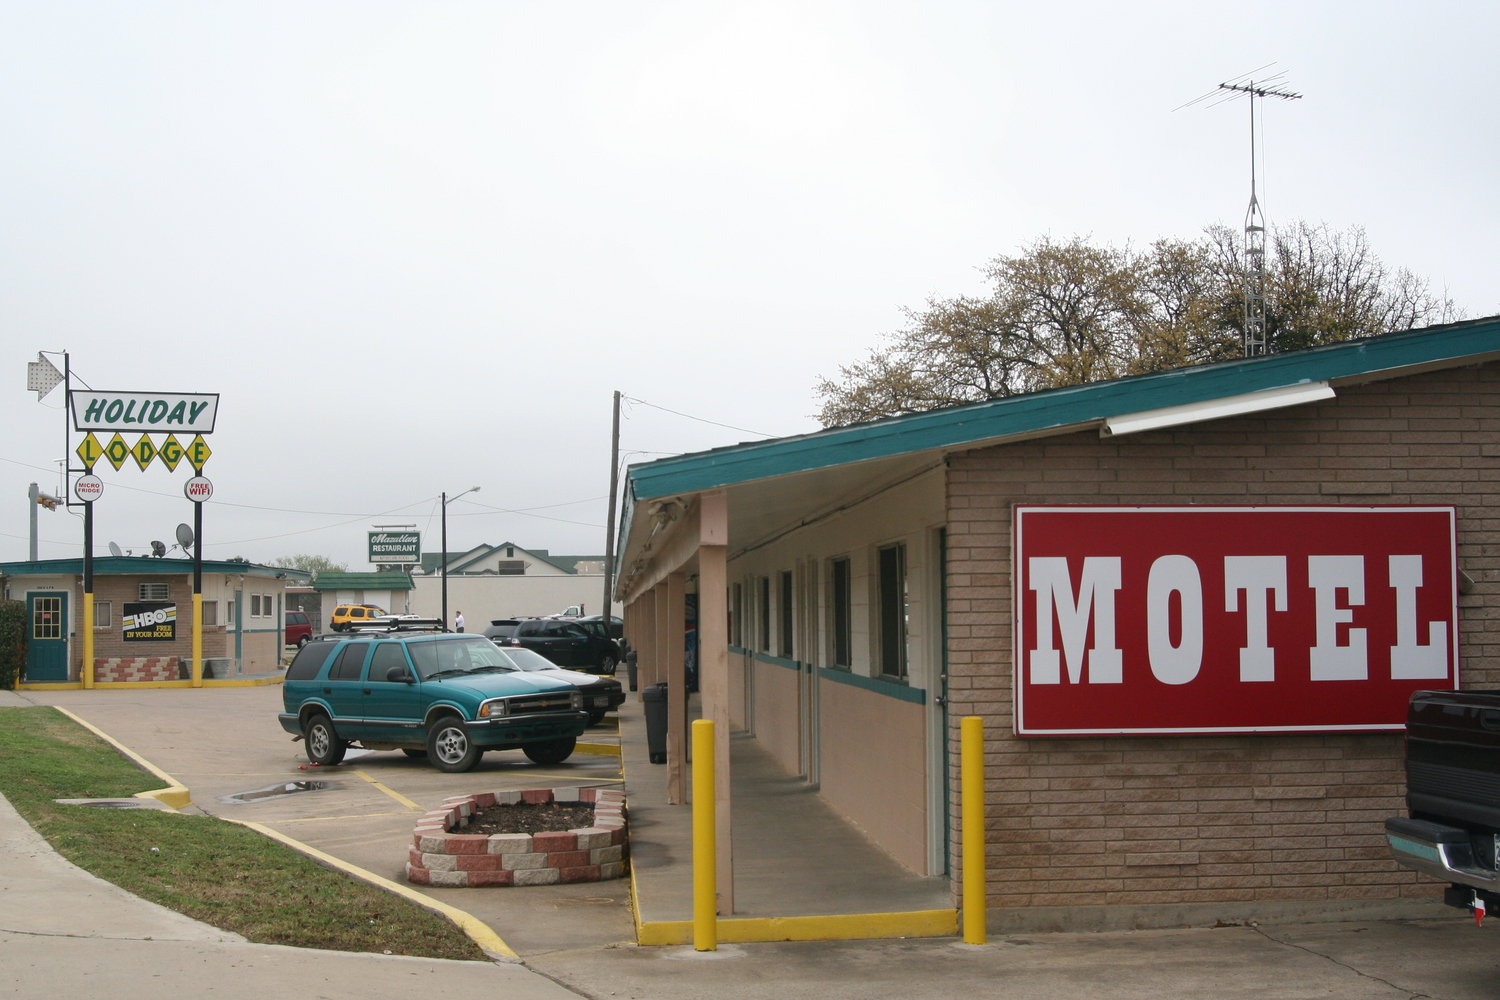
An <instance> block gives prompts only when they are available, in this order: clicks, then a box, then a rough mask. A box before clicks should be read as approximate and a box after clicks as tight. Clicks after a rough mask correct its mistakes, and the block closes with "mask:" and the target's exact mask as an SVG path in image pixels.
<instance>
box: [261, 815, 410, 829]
mask: <svg viewBox="0 0 1500 1000" xmlns="http://www.w3.org/2000/svg"><path fill="white" fill-rule="evenodd" d="M405 815H407V814H406V813H404V812H389V813H349V814H347V815H344V816H299V817H297V818H296V819H267V820H262V821H261V822H263V823H267V824H270V825H275V826H280V825H282V824H284V823H320V822H322V821H324V820H330V819H373V818H374V817H376V816H405Z"/></svg>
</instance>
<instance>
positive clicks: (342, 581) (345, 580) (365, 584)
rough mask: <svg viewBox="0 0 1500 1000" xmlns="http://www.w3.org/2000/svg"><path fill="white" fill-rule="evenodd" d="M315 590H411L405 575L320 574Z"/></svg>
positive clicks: (314, 586)
mask: <svg viewBox="0 0 1500 1000" xmlns="http://www.w3.org/2000/svg"><path fill="white" fill-rule="evenodd" d="M313 589H314V590H318V591H323V590H411V589H412V582H411V577H410V576H408V575H407V574H405V573H319V574H318V578H317V579H316V580H314V581H313Z"/></svg>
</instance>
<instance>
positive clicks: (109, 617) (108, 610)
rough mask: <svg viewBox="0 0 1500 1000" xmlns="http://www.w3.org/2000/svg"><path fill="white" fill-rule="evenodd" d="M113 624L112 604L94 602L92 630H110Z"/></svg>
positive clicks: (110, 602)
mask: <svg viewBox="0 0 1500 1000" xmlns="http://www.w3.org/2000/svg"><path fill="white" fill-rule="evenodd" d="M113 623H114V602H113V601H95V602H94V628H111V627H112V626H113Z"/></svg>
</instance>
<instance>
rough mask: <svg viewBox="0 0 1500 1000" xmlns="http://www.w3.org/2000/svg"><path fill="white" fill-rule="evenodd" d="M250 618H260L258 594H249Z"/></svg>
mask: <svg viewBox="0 0 1500 1000" xmlns="http://www.w3.org/2000/svg"><path fill="white" fill-rule="evenodd" d="M250 617H251V618H259V617H260V595H259V594H251V595H250Z"/></svg>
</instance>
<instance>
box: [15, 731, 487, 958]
mask: <svg viewBox="0 0 1500 1000" xmlns="http://www.w3.org/2000/svg"><path fill="white" fill-rule="evenodd" d="M159 787H161V783H160V782H159V781H157V780H156V778H155V777H153V776H152V775H150V774H148V773H146V772H144V771H142V770H140V769H138V768H137V767H136V766H135V765H134V764H133V763H131V762H130V761H128V760H126V759H125V758H124V757H122V756H121V755H120V754H118V753H117V752H116V751H115V749H114V748H113V747H111V746H110V745H109V744H107V743H105V742H104V741H103V740H101V739H99V738H98V737H97V736H95V735H94V734H93V733H91V732H89V731H88V730H86V729H84V728H83V727H82V726H79V725H78V724H76V723H75V722H73V721H72V720H71V719H69V718H67V717H66V716H64V715H63V714H62V713H60V712H56V711H54V710H52V709H50V708H0V794H3V795H4V796H5V797H6V799H8V800H9V801H10V803H11V805H13V806H15V808H16V811H17V812H19V813H20V814H21V815H22V816H23V817H24V818H25V819H26V821H27V822H28V823H30V824H31V825H32V827H34V828H35V829H36V831H37V832H38V833H40V834H41V835H42V836H43V837H45V838H46V839H47V841H48V843H50V844H51V845H52V846H53V847H55V848H56V849H57V850H58V852H59V853H61V854H62V855H63V857H65V858H67V859H68V860H69V861H71V862H73V863H74V864H75V865H77V866H78V867H80V868H83V869H84V870H86V871H89V872H92V873H93V874H95V875H97V876H99V877H100V878H102V879H105V880H107V881H110V882H113V883H114V884H115V885H118V886H120V887H122V888H124V889H127V890H129V891H130V892H133V893H135V894H136V895H137V896H140V897H142V898H144V899H149V900H151V901H152V902H155V903H160V904H161V905H163V906H166V907H169V908H171V909H173V910H176V911H177V912H179V913H185V914H187V915H188V916H190V917H194V918H196V919H198V920H201V921H203V922H204V923H208V924H212V925H213V926H215V927H220V928H223V929H224V930H227V931H234V932H235V933H237V934H241V935H244V937H246V938H247V939H249V940H251V941H255V942H258V943H262V944H287V945H296V946H299V947H303V948H333V949H339V950H343V951H373V952H386V951H389V952H390V953H392V954H395V955H420V956H425V957H431V958H456V959H471V960H480V959H483V957H484V956H483V954H482V953H481V952H480V951H479V949H478V947H476V946H475V944H474V943H473V942H472V941H470V940H469V939H468V938H467V937H466V936H465V935H464V933H463V932H462V931H461V930H459V929H458V928H457V927H455V926H453V924H451V923H450V922H449V921H447V920H446V919H444V918H443V917H440V916H438V915H436V914H433V913H429V912H427V911H426V910H424V909H422V908H421V907H420V906H417V905H416V904H415V903H412V902H410V901H409V900H406V899H402V898H401V897H399V896H394V895H391V894H390V893H387V892H383V891H381V890H379V889H376V888H374V887H373V886H368V885H365V884H364V883H362V882H356V881H354V880H353V879H351V878H349V877H348V876H346V875H344V874H342V873H340V872H336V871H332V870H330V869H328V868H324V867H323V866H322V865H319V864H318V863H317V862H315V861H312V860H311V859H309V858H305V857H303V856H302V855H300V854H298V853H297V852H296V851H293V850H291V849H290V848H288V847H285V846H283V845H282V844H279V843H277V842H275V841H273V840H270V839H268V838H266V837H262V836H261V835H260V834H258V833H256V832H254V831H253V830H248V829H246V828H244V827H242V826H237V825H235V824H233V823H226V822H224V821H223V820H219V819H215V818H213V817H210V816H192V815H183V814H177V813H170V812H165V811H161V812H158V811H151V810H135V809H129V810H119V809H96V808H91V807H88V806H64V805H58V804H57V803H56V802H54V801H53V799H83V798H120V797H124V796H129V795H134V794H135V793H136V792H143V791H148V790H150V789H153V788H159Z"/></svg>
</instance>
